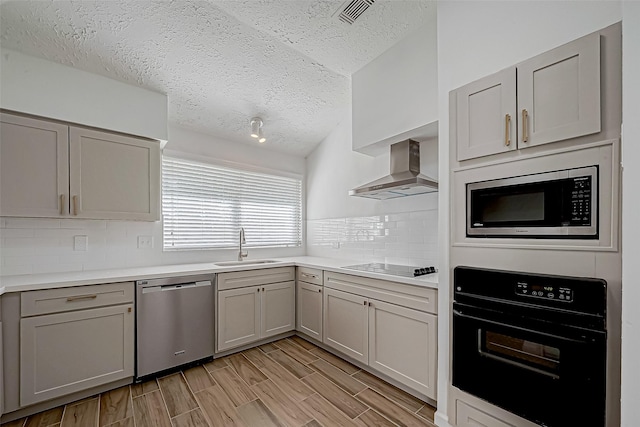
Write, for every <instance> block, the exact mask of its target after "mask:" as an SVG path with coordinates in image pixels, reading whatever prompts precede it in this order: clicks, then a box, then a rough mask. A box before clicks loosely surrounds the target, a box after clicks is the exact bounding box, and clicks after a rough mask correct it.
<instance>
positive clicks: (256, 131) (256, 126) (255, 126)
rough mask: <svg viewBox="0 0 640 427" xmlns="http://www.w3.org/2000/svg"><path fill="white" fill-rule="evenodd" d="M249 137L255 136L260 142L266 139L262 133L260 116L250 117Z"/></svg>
mask: <svg viewBox="0 0 640 427" xmlns="http://www.w3.org/2000/svg"><path fill="white" fill-rule="evenodd" d="M251 137H252V138H257V139H258V142H260V143H263V142H265V141H266V140H267V138H265V137H264V134H263V133H262V119H261V118H260V117H254V118H252V119H251Z"/></svg>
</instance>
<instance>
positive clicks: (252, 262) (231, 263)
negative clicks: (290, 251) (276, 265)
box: [213, 259, 278, 267]
mask: <svg viewBox="0 0 640 427" xmlns="http://www.w3.org/2000/svg"><path fill="white" fill-rule="evenodd" d="M272 262H278V261H276V260H275V259H256V260H246V261H224V262H214V263H213V264H214V265H217V266H218V267H235V266H236V265H256V264H270V263H272Z"/></svg>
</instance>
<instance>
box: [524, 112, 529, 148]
mask: <svg viewBox="0 0 640 427" xmlns="http://www.w3.org/2000/svg"><path fill="white" fill-rule="evenodd" d="M528 121H529V113H528V112H527V109H526V108H525V109H524V110H522V142H529V129H527V127H528V123H527V122H528Z"/></svg>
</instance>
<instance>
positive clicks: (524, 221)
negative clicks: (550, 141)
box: [466, 167, 598, 238]
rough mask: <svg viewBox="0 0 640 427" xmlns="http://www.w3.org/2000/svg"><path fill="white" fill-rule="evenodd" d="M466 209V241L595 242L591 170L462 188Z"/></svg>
mask: <svg viewBox="0 0 640 427" xmlns="http://www.w3.org/2000/svg"><path fill="white" fill-rule="evenodd" d="M578 172H580V173H581V174H579V173H578ZM466 209H467V236H470V237H510V238H513V237H516V238H517V237H530V238H563V237H564V238H597V235H598V233H597V167H588V168H581V169H578V170H567V171H556V172H550V173H544V174H537V175H527V176H521V177H515V178H506V179H498V180H493V181H483V182H477V183H471V184H467V206H466Z"/></svg>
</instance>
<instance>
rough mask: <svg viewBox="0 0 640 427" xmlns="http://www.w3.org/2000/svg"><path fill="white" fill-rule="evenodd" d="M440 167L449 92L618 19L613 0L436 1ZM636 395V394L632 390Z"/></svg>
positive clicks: (442, 371) (443, 320)
mask: <svg viewBox="0 0 640 427" xmlns="http://www.w3.org/2000/svg"><path fill="white" fill-rule="evenodd" d="M437 7H438V92H439V94H438V100H439V108H438V113H439V139H440V150H439V151H440V152H439V157H440V170H443V171H444V170H448V165H449V148H448V147H449V145H448V144H449V92H450V91H451V90H453V89H456V88H457V87H460V86H462V85H464V84H466V83H470V82H472V81H474V80H476V79H479V78H481V77H484V76H486V75H488V74H492V73H494V72H497V71H499V70H501V69H503V68H506V67H509V66H511V65H514V64H515V63H517V62H520V61H523V60H525V59H527V58H530V57H532V56H535V55H537V54H540V53H542V52H545V51H547V50H549V49H552V48H554V47H556V46H559V45H561V44H563V43H566V42H569V41H571V40H573V39H576V38H578V37H580V36H583V35H586V34H588V33H591V32H593V31H596V30H599V29H601V28H603V27H606V26H608V25H611V24H613V23H615V22H617V21H619V20H620V19H621V18H622V12H621V4H620V2H617V1H589V2H586V1H585V2H578V1H518V2H505V1H441V2H438V6H437ZM448 194H449V177H448V175H447V174H446V173H442V174H440V199H439V204H440V213H439V214H440V223H439V230H440V234H439V256H440V260H439V261H440V267H441V271H448V270H449V234H450V233H449V221H450V219H449V216H450V212H449V199H448ZM439 278H440V284H439V294H438V295H439V306H440V308H439V312H440V313H448V312H449V309H450V302H451V301H450V294H451V288H450V277H449V276H448V275H447V274H440V275H439ZM449 337H450V327H449V318H448V316H439V318H438V341H439V343H438V365H439V369H438V372H439V377H438V412H437V416H436V421H437V424H438V425H442V426H445V425H447V410H448V402H447V389H448V384H449V381H450V379H449V360H450V354H449ZM636 396H637V394H636Z"/></svg>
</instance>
